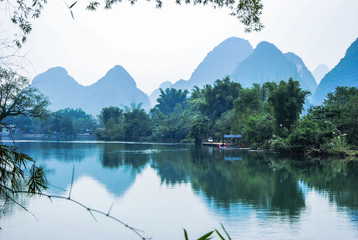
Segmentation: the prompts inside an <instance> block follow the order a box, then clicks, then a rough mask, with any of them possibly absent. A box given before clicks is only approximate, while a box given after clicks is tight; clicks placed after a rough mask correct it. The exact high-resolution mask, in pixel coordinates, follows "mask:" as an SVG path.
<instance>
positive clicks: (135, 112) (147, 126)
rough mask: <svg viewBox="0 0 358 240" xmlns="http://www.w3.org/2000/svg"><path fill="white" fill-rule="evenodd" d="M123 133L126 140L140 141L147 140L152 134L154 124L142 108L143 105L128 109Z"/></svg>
mask: <svg viewBox="0 0 358 240" xmlns="http://www.w3.org/2000/svg"><path fill="white" fill-rule="evenodd" d="M123 116H124V122H123V131H124V138H125V140H131V141H138V140H141V139H144V138H147V137H149V136H150V135H151V133H152V123H151V119H150V117H149V115H148V114H147V113H146V112H145V110H144V109H143V108H141V104H139V105H137V106H135V105H134V104H133V105H132V106H131V108H128V107H127V108H126V111H125V112H124V114H123Z"/></svg>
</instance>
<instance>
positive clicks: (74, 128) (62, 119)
mask: <svg viewBox="0 0 358 240" xmlns="http://www.w3.org/2000/svg"><path fill="white" fill-rule="evenodd" d="M5 122H6V124H7V125H8V126H10V128H11V127H16V128H15V130H16V131H17V132H19V133H33V134H55V135H76V134H86V133H87V134H93V133H94V132H95V130H96V129H97V128H98V124H97V121H96V119H95V118H93V117H92V116H91V115H89V114H86V113H85V112H84V111H83V110H81V109H71V108H66V109H63V110H59V111H57V112H53V113H49V114H48V115H47V116H46V118H44V119H38V118H30V117H24V116H22V115H20V116H16V117H8V118H6V120H5Z"/></svg>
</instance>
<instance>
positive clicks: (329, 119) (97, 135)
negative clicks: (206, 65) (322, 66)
mask: <svg viewBox="0 0 358 240" xmlns="http://www.w3.org/2000/svg"><path fill="white" fill-rule="evenodd" d="M160 91H161V94H160V96H159V98H158V99H157V105H155V106H154V107H153V108H152V109H151V110H150V111H149V112H146V111H145V110H144V109H143V108H142V107H141V104H138V105H137V104H134V103H133V104H132V105H131V106H130V107H124V108H123V109H121V108H119V107H113V106H111V107H105V108H103V109H102V111H101V113H100V114H99V115H98V116H96V117H93V116H91V115H89V114H87V113H85V112H84V111H83V110H81V109H70V108H67V109H63V110H59V111H57V112H54V113H50V114H49V115H48V116H47V118H46V119H41V120H39V119H36V118H31V117H24V116H15V117H8V118H7V119H6V125H7V126H9V129H10V130H9V131H12V130H11V127H12V128H13V129H16V131H15V132H14V133H13V134H15V135H16V134H20V135H21V134H23V136H27V137H28V138H31V136H32V137H35V136H37V138H40V139H41V138H42V139H57V138H62V139H74V138H77V139H81V138H84V139H85V138H90V139H91V140H96V139H97V140H110V141H132V142H133V141H138V142H140V141H146V142H171V143H195V144H196V145H200V144H201V143H202V142H203V141H207V139H208V138H211V139H213V140H214V142H224V141H223V136H224V135H225V134H240V135H242V138H241V139H239V140H233V139H232V140H231V142H233V143H234V144H236V145H240V146H247V147H250V148H251V149H252V150H263V151H274V152H277V153H280V154H300V155H305V156H309V157H312V158H318V157H322V158H325V157H329V156H334V157H340V158H344V157H355V158H357V157H358V146H357V144H358V122H357V121H356V119H357V117H358V106H357V105H356V103H357V102H358V89H357V88H355V87H337V88H336V90H335V92H333V93H329V94H328V95H327V97H326V100H325V101H324V102H323V104H322V105H319V106H312V105H310V104H309V102H308V101H307V97H308V96H309V95H310V92H308V91H305V90H303V89H302V88H301V87H300V85H299V82H298V81H294V80H293V79H289V80H288V81H281V82H280V83H275V82H267V83H264V84H262V85H260V84H253V86H252V87H250V88H243V87H242V86H241V85H240V84H239V83H236V82H233V81H230V79H229V77H226V78H224V79H222V80H216V81H215V83H214V84H213V85H209V84H208V85H205V86H204V87H203V88H201V89H200V88H198V87H194V88H193V89H192V91H191V93H190V95H189V91H187V90H184V91H183V90H177V89H174V88H167V89H165V90H163V89H160ZM3 134H4V132H3ZM3 134H2V135H3ZM8 134H9V132H8ZM229 141H230V140H229Z"/></svg>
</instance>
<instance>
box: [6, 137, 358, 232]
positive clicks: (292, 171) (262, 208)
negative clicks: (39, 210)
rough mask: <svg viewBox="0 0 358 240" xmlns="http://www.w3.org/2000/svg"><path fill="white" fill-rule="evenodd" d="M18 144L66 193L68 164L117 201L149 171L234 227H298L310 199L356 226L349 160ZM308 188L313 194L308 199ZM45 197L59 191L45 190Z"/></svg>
mask: <svg viewBox="0 0 358 240" xmlns="http://www.w3.org/2000/svg"><path fill="white" fill-rule="evenodd" d="M17 145H18V146H19V147H20V148H21V149H22V150H23V151H24V152H26V153H28V154H29V155H31V156H32V157H34V158H35V159H38V160H40V162H41V163H42V164H44V165H45V166H46V169H47V170H48V171H49V172H48V179H49V182H50V183H51V184H53V185H56V186H61V187H63V188H64V189H68V185H69V182H70V179H71V174H72V167H73V166H75V169H76V174H75V181H77V180H79V179H84V177H90V178H91V179H94V180H96V181H97V182H98V183H100V184H102V185H103V186H105V188H106V189H107V191H108V192H110V193H111V194H112V195H114V196H116V197H118V198H120V197H122V196H125V195H126V192H128V191H130V190H131V188H132V185H133V184H134V182H135V181H136V178H137V177H138V176H139V175H140V174H142V173H143V172H144V171H147V174H148V171H149V170H148V169H150V170H151V171H155V172H156V173H157V177H158V178H159V180H158V181H160V182H161V185H162V186H165V187H172V188H174V189H176V188H178V189H179V188H180V186H183V184H184V185H190V186H191V188H192V190H193V191H194V193H195V194H196V196H198V197H200V198H201V199H203V200H204V202H205V203H206V204H207V207H208V208H209V209H211V210H212V211H213V212H214V214H218V215H220V216H225V217H227V216H231V215H235V216H234V217H232V219H234V220H232V221H235V222H236V223H237V222H238V221H244V220H243V219H245V221H247V219H250V218H249V216H251V215H252V214H253V213H254V214H255V215H256V216H257V218H258V219H261V220H262V221H264V223H265V224H267V221H272V222H273V223H272V224H274V223H275V222H276V221H279V220H282V221H283V222H289V223H296V222H297V221H300V222H301V223H302V219H303V218H306V217H307V216H306V215H307V214H308V213H309V212H310V211H312V209H311V208H310V206H315V205H314V204H313V203H312V202H311V201H313V200H312V199H321V200H319V201H323V200H322V199H328V201H329V202H330V203H331V204H334V205H335V206H336V207H337V209H338V210H336V211H338V212H346V213H347V214H348V216H349V220H350V221H351V222H352V223H353V224H354V226H355V228H357V226H358V224H357V219H358V214H357V213H358V184H357V182H358V181H357V180H358V162H356V161H350V160H341V159H338V160H334V159H333V160H325V161H294V160H292V159H287V158H279V157H278V156H277V155H275V154H265V153H260V152H247V151H232V150H231V151H217V150H216V149H214V148H206V147H204V148H195V147H193V146H190V145H165V144H150V143H145V144H126V143H19V144H17ZM151 176H152V175H151ZM152 178H153V176H152ZM153 179H154V178H153ZM153 182H155V181H154V180H153ZM157 191H159V190H158V189H157ZM312 191H314V193H319V194H320V196H319V197H317V196H316V195H312ZM50 192H53V193H60V190H56V189H55V188H50ZM157 194H159V193H158V192H157ZM312 196H314V197H312ZM155 197H156V196H151V198H153V199H155ZM184 197H185V196H183V198H184ZM307 198H308V199H307ZM135 201H139V200H138V199H135ZM156 201H158V202H160V201H161V199H157V200H156ZM177 201H181V200H180V199H178V200H177ZM189 207H190V206H189ZM327 209H330V208H329V207H327ZM9 211H10V210H9ZM329 211H331V209H330V210H329ZM238 213H240V214H238ZM267 219H269V220H267ZM337 221H338V220H337ZM246 223H247V222H246ZM233 224H234V223H233ZM237 236H239V235H237Z"/></svg>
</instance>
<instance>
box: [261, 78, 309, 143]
mask: <svg viewBox="0 0 358 240" xmlns="http://www.w3.org/2000/svg"><path fill="white" fill-rule="evenodd" d="M309 94H310V93H309V92H308V91H304V90H302V88H300V84H299V82H298V81H294V80H293V79H292V78H290V79H289V81H288V82H285V81H281V82H280V83H279V84H278V85H277V87H276V88H274V89H273V90H272V92H271V94H270V96H269V97H268V101H269V103H270V104H271V105H272V109H273V117H274V123H275V124H274V130H275V133H276V135H278V136H280V137H287V136H288V134H289V133H290V132H291V130H292V128H293V127H294V124H295V123H296V122H297V120H298V119H299V117H300V114H301V112H302V110H303V106H304V103H305V99H306V96H307V95H309Z"/></svg>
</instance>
